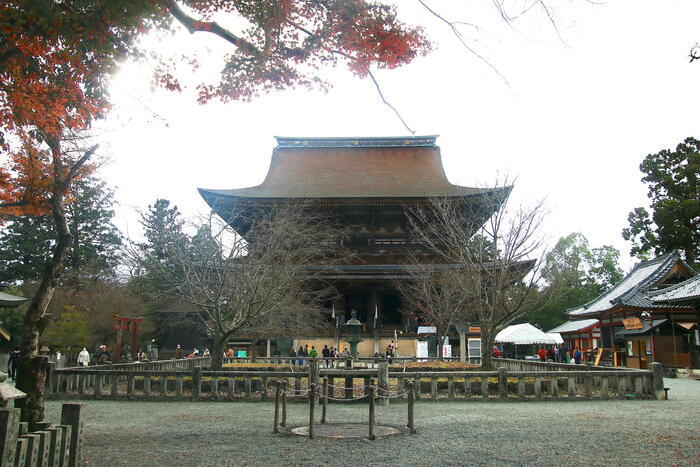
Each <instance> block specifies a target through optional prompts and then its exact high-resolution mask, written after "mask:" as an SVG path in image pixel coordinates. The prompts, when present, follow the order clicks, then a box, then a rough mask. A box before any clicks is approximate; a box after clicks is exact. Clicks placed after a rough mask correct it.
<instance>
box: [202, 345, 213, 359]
mask: <svg viewBox="0 0 700 467" xmlns="http://www.w3.org/2000/svg"><path fill="white" fill-rule="evenodd" d="M210 355H211V352H209V348H208V347H204V353H203V354H202V356H203V357H209V356H210Z"/></svg>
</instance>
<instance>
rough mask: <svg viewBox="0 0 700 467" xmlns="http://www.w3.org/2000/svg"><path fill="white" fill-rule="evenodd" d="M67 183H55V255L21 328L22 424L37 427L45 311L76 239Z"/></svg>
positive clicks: (40, 407) (46, 321)
mask: <svg viewBox="0 0 700 467" xmlns="http://www.w3.org/2000/svg"><path fill="white" fill-rule="evenodd" d="M66 185H67V184H66V182H65V181H64V179H62V178H59V179H58V180H57V181H56V182H54V193H53V196H52V198H51V214H52V215H53V219H54V222H55V224H56V231H57V233H58V237H57V240H56V246H55V247H54V250H53V255H52V256H51V258H50V259H49V260H47V261H46V264H45V266H44V271H43V272H42V274H41V282H40V283H39V288H38V289H37V291H36V293H35V294H34V297H33V298H32V301H31V303H30V304H29V309H28V310H27V313H26V314H25V315H24V323H23V325H22V343H21V345H20V358H19V365H18V368H17V373H18V375H17V389H19V390H20V391H24V392H26V393H27V398H26V399H24V400H22V399H20V400H18V401H17V402H18V403H17V406H18V407H20V408H21V409H22V415H21V420H22V421H24V422H29V423H30V425H31V424H35V423H37V422H41V421H43V419H44V384H45V381H46V365H43V364H42V362H41V357H39V338H40V337H41V335H42V334H43V332H44V330H45V329H46V327H47V326H48V324H49V318H50V317H49V316H48V315H47V314H46V309H47V308H48V306H49V303H51V298H52V297H53V293H54V290H56V285H57V283H58V279H59V278H60V277H61V273H62V272H63V263H64V261H65V259H66V256H67V255H68V251H69V250H70V247H71V244H72V243H73V236H72V235H71V233H70V230H69V228H68V223H67V222H66V211H65V193H66V191H67V186H66Z"/></svg>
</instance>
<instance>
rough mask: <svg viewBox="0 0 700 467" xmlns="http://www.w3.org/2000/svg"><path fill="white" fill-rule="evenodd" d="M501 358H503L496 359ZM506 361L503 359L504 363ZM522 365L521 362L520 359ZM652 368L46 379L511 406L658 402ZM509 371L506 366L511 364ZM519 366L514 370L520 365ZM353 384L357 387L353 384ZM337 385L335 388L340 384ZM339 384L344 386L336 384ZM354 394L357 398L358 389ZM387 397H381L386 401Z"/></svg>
mask: <svg viewBox="0 0 700 467" xmlns="http://www.w3.org/2000/svg"><path fill="white" fill-rule="evenodd" d="M503 360H505V359H503ZM506 363H509V362H506ZM526 363H528V362H526ZM653 365H655V366H654V371H651V370H630V369H624V370H623V369H598V370H595V371H590V369H589V368H588V367H585V366H584V367H582V366H581V365H573V368H572V365H567V366H566V367H565V368H562V367H556V369H550V368H544V369H543V368H537V370H536V371H531V370H530V368H529V367H528V365H524V367H525V369H517V370H511V369H509V368H508V365H504V366H502V367H500V368H499V369H498V371H402V372H398V371H397V372H393V371H388V368H387V367H386V366H382V368H379V369H355V370H346V369H342V368H341V369H338V368H320V369H319V368H316V369H314V366H313V365H311V366H310V368H309V369H308V371H293V369H292V368H290V369H289V370H287V371H272V370H264V371H255V370H245V371H243V370H232V369H226V368H224V369H223V370H219V371H211V370H207V369H206V368H202V367H199V366H193V367H192V368H191V369H189V370H185V369H173V370H163V369H157V370H153V369H142V368H139V369H128V370H127V369H118V370H114V369H102V368H98V367H87V368H64V369H60V370H52V371H51V372H50V373H51V374H50V377H49V378H47V380H49V381H48V382H47V395H48V397H50V398H97V399H126V400H144V399H147V400H150V399H161V400H184V399H190V400H196V401H199V400H222V401H223V400H246V401H252V400H263V401H264V400H267V399H268V398H269V397H271V396H272V393H269V391H271V390H274V387H272V386H273V384H272V382H273V381H277V380H285V381H287V385H286V387H287V389H286V392H285V397H286V398H287V399H289V400H290V401H293V400H296V399H305V398H306V396H305V394H306V393H305V391H306V390H307V389H308V387H309V385H310V384H311V383H316V384H319V383H320V379H319V378H326V379H327V381H328V385H329V387H330V389H329V391H330V394H331V396H332V397H334V398H345V399H348V400H349V399H354V398H356V397H357V396H358V395H365V396H367V395H369V390H368V387H369V385H368V381H369V379H370V378H376V379H377V381H378V384H379V388H381V390H383V391H395V392H396V393H397V394H398V395H399V396H400V397H401V398H403V399H407V395H406V394H405V391H403V390H404V389H405V388H407V387H408V382H409V381H410V382H413V383H414V384H415V387H414V396H415V400H416V401H419V400H431V401H438V400H465V401H478V400H483V401H491V400H494V401H495V400H502V401H515V400H540V399H555V398H560V399H609V398H615V397H617V398H655V399H662V398H663V375H662V371H661V369H660V368H658V367H657V366H656V365H660V364H657V363H654V364H653ZM513 366H514V365H513ZM521 368H522V367H521ZM359 381H361V382H362V383H360V386H355V384H357V383H358V382H359ZM342 382H344V385H341V386H339V385H337V384H336V383H342ZM343 386H344V387H343ZM360 388H361V389H362V391H361V392H360V393H359V394H358V393H356V391H357V390H358V389H360ZM387 401H388V400H387V399H384V400H382V403H386V402H387Z"/></svg>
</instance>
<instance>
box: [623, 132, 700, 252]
mask: <svg viewBox="0 0 700 467" xmlns="http://www.w3.org/2000/svg"><path fill="white" fill-rule="evenodd" d="M639 169H640V170H641V171H642V173H643V174H644V177H642V181H643V182H645V183H647V184H648V186H649V193H648V196H649V199H650V201H651V211H652V213H651V216H650V215H649V212H648V211H647V210H646V209H645V208H642V207H638V208H635V209H634V210H633V211H632V212H630V213H629V216H628V217H627V221H628V222H629V227H627V228H625V229H623V230H622V237H623V238H624V239H625V240H630V241H631V242H632V254H633V255H636V256H639V257H641V258H645V257H646V255H648V254H649V253H654V254H656V255H659V254H664V253H669V252H671V251H672V250H675V249H680V250H683V252H684V253H685V259H686V260H687V261H688V262H689V263H691V264H692V263H695V262H696V261H697V260H698V258H699V257H700V185H698V174H700V141H698V140H697V139H695V138H686V139H685V141H684V142H683V143H681V144H679V145H678V146H677V147H676V150H675V151H671V150H670V149H664V150H662V151H659V152H658V153H656V154H649V155H648V156H647V157H646V158H645V159H644V161H643V162H642V163H641V165H640V166H639Z"/></svg>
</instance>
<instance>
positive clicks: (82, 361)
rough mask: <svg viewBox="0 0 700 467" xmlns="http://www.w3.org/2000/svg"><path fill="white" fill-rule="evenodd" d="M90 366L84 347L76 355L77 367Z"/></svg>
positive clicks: (88, 356)
mask: <svg viewBox="0 0 700 467" xmlns="http://www.w3.org/2000/svg"><path fill="white" fill-rule="evenodd" d="M89 364H90V352H88V351H87V349H86V348H85V347H83V350H81V351H80V353H79V354H78V366H88V365H89Z"/></svg>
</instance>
